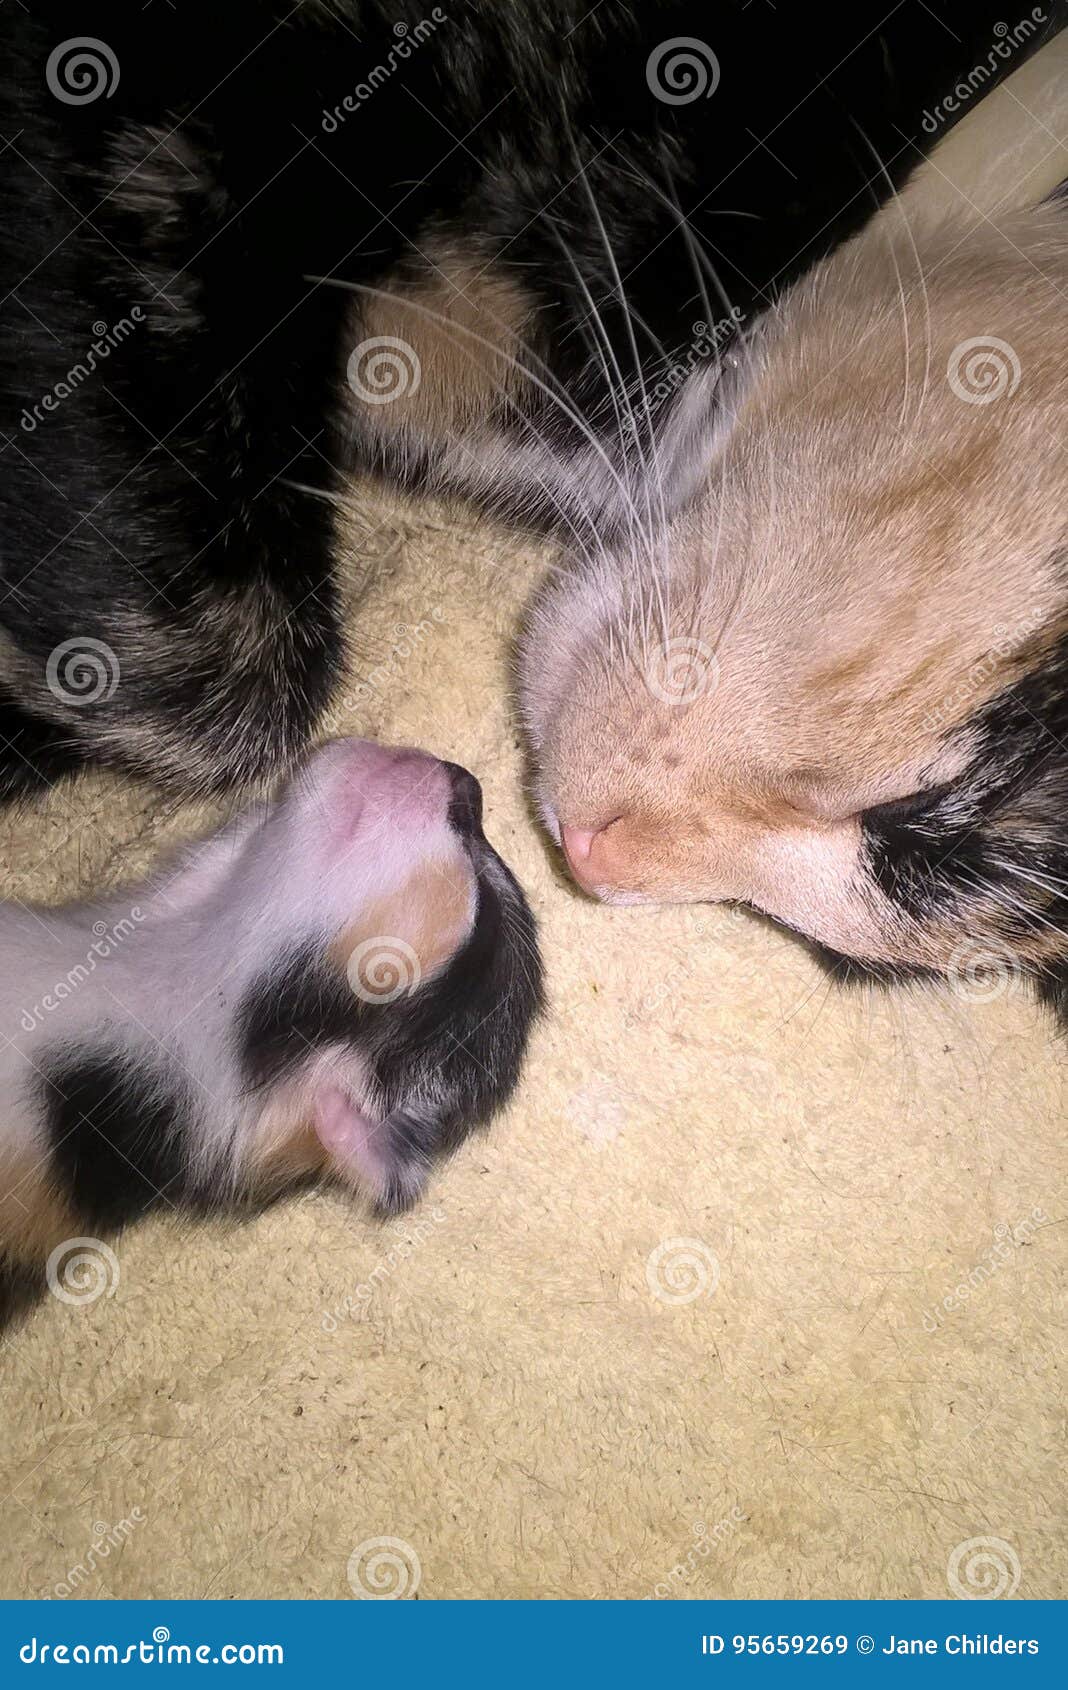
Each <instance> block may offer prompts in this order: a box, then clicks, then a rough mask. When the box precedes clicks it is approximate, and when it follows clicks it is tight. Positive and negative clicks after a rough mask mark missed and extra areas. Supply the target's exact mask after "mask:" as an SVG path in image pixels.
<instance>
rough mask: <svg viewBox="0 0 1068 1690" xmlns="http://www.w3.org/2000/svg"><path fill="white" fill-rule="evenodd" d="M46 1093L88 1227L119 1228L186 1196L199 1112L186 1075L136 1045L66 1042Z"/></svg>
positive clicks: (45, 1077)
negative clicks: (194, 1109) (136, 1049)
mask: <svg viewBox="0 0 1068 1690" xmlns="http://www.w3.org/2000/svg"><path fill="white" fill-rule="evenodd" d="M40 1093H41V1102H42V1108H43V1116H44V1121H45V1125H46V1131H47V1133H48V1138H49V1142H50V1145H51V1152H52V1164H53V1168H54V1171H55V1175H56V1177H57V1180H58V1181H59V1182H60V1187H61V1189H62V1191H63V1193H64V1195H65V1197H66V1198H67V1199H68V1200H69V1202H70V1203H71V1205H72V1206H73V1208H74V1210H75V1212H76V1213H77V1214H78V1216H79V1218H80V1220H81V1221H82V1223H83V1224H84V1225H85V1226H86V1227H87V1228H89V1229H90V1230H96V1231H102V1232H115V1231H117V1230H119V1229H120V1228H121V1227H124V1226H128V1225H130V1224H131V1223H132V1222H133V1221H137V1220H140V1219H141V1217H142V1216H143V1215H147V1214H149V1213H151V1212H152V1211H153V1210H155V1209H158V1208H160V1207H162V1206H168V1205H170V1206H177V1205H178V1204H180V1203H181V1202H182V1201H183V1199H185V1198H187V1196H188V1195H189V1193H188V1189H187V1183H186V1171H187V1168H188V1165H189V1151H190V1135H191V1129H192V1121H193V1116H192V1108H191V1104H190V1100H189V1096H188V1091H187V1088H186V1086H185V1084H184V1082H183V1081H182V1080H181V1078H180V1076H178V1075H177V1074H175V1073H174V1072H168V1071H166V1070H164V1069H163V1068H162V1067H161V1066H160V1064H159V1062H158V1061H156V1060H155V1059H153V1058H149V1057H147V1056H142V1057H141V1059H140V1061H139V1060H138V1057H137V1054H136V1052H132V1051H130V1050H129V1049H121V1050H108V1049H107V1048H106V1047H103V1046H97V1047H93V1048H91V1049H79V1048H71V1047H62V1048H60V1049H59V1050H57V1051H54V1052H53V1053H51V1054H50V1055H49V1057H48V1059H47V1060H46V1062H45V1063H44V1064H43V1070H42V1075H41V1079H40Z"/></svg>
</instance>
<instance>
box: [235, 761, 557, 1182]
mask: <svg viewBox="0 0 1068 1690" xmlns="http://www.w3.org/2000/svg"><path fill="white" fill-rule="evenodd" d="M459 777H463V778H462V779H460V778H459ZM454 790H455V797H454V807H456V808H458V810H459V812H460V815H459V821H460V825H459V827H458V829H457V831H458V832H460V833H461V835H462V836H463V837H465V838H466V840H467V844H468V849H469V851H470V853H471V857H472V862H473V864H474V867H475V869H476V872H477V875H478V905H477V909H476V913H475V920H474V925H473V927H472V931H471V933H470V936H469V937H468V939H467V941H466V942H465V944H464V945H463V946H462V947H461V949H460V950H459V951H458V952H457V953H456V955H455V956H454V957H453V958H452V960H451V961H450V962H449V963H448V965H447V966H446V967H445V968H444V969H442V970H441V972H440V973H438V974H436V975H434V976H433V977H431V978H430V979H428V980H426V981H424V982H422V983H421V984H420V985H419V986H418V987H417V988H416V989H415V990H414V991H412V992H410V993H406V994H404V995H402V996H401V997H398V998H395V999H393V1001H392V1002H383V1003H381V1004H374V1003H368V1002H366V1001H364V1000H361V999H356V998H354V996H353V992H352V990H351V988H350V987H349V985H348V984H347V982H346V981H345V979H344V978H343V977H342V976H341V975H340V974H339V972H338V969H337V965H336V963H330V962H328V961H327V960H326V959H325V958H324V957H323V955H322V950H321V947H319V946H313V945H308V946H306V947H304V948H302V949H301V950H300V951H298V952H293V951H289V952H285V953H282V954H281V955H280V956H279V957H278V958H276V959H275V961H274V962H273V963H272V964H271V966H270V967H269V968H267V969H266V970H265V971H264V973H263V975H262V976H261V977H260V979H259V980H258V981H256V982H255V984H254V985H253V986H252V987H251V988H250V990H249V991H248V993H247V994H246V996H245V999H244V1001H243V1003H242V1004H241V1005H240V1006H239V1008H238V1012H237V1018H236V1025H235V1042H236V1045H237V1049H238V1054H239V1058H240V1061H241V1065H242V1068H243V1071H244V1074H245V1076H246V1079H247V1081H248V1084H249V1086H250V1087H255V1088H259V1087H264V1086H267V1085H271V1084H274V1083H276V1082H277V1081H278V1080H280V1079H281V1078H283V1077H284V1076H285V1075H286V1074H288V1073H292V1072H293V1071H294V1070H296V1069H297V1068H298V1067H299V1066H300V1065H301V1064H302V1063H303V1062H304V1061H306V1060H307V1058H308V1056H309V1053H311V1052H313V1051H316V1050H321V1049H324V1048H327V1047H329V1046H333V1045H338V1044H348V1045H351V1046H352V1047H353V1048H354V1049H355V1050H356V1051H358V1052H359V1054H360V1055H361V1056H362V1057H363V1058H364V1060H365V1061H366V1062H367V1064H368V1066H369V1069H370V1073H371V1076H372V1079H373V1084H374V1089H375V1093H376V1110H377V1112H378V1113H380V1114H381V1115H382V1116H383V1117H384V1120H385V1124H384V1127H383V1136H382V1145H383V1147H384V1152H385V1155H384V1160H385V1161H386V1162H387V1163H388V1164H389V1167H390V1170H391V1178H390V1184H389V1188H388V1190H387V1192H386V1193H385V1195H384V1197H383V1198H382V1200H381V1203H380V1207H381V1209H382V1210H383V1211H384V1212H389V1213H392V1212H395V1211H397V1210H399V1209H402V1208H406V1207H407V1206H408V1205H409V1204H410V1203H411V1202H412V1201H413V1200H414V1198H415V1196H416V1195H417V1193H418V1189H419V1186H420V1185H421V1183H422V1180H423V1178H424V1176H425V1173H426V1171H427V1170H428V1168H429V1167H430V1165H431V1163H432V1162H433V1160H434V1159H435V1158H436V1157H437V1156H439V1155H442V1154H447V1153H448V1152H449V1151H451V1150H454V1149H455V1148H456V1146H457V1145H459V1144H460V1143H461V1142H462V1141H463V1139H464V1138H465V1137H466V1136H467V1134H468V1133H470V1132H471V1131H472V1130H473V1129H475V1128H476V1127H478V1126H481V1125H483V1124H485V1123H486V1122H487V1121H488V1120H489V1119H490V1117H491V1116H492V1115H493V1114H494V1112H495V1111H496V1110H497V1109H499V1108H500V1107H501V1105H502V1104H503V1103H505V1102H506V1101H507V1099H508V1097H509V1096H510V1095H511V1093H512V1091H513V1090H514V1088H515V1085H516V1082H517V1080H518V1078H519V1070H520V1066H521V1064H522V1060H523V1055H524V1052H525V1050H526V1045H527V1040H528V1037H529V1034H530V1028H531V1025H532V1022H533V1020H534V1018H535V1017H536V1015H537V1014H538V1013H539V1011H540V1010H541V1007H542V1004H543V1001H544V993H543V984H542V966H541V960H540V957H539V954H538V949H537V934H536V928H535V923H534V917H533V915H532V914H531V911H530V907H529V905H528V903H527V901H526V898H525V897H524V895H523V892H522V890H521V889H520V887H519V885H518V883H517V881H516V880H515V878H514V876H513V875H512V874H511V872H510V870H509V869H507V868H506V867H505V865H504V863H503V862H502V861H501V859H500V858H499V857H498V856H497V854H496V852H495V851H493V849H492V848H491V847H490V846H489V845H488V843H487V842H486V839H485V836H484V834H483V833H482V827H481V798H482V795H481V789H480V788H479V786H478V782H477V781H475V780H474V779H473V777H471V776H469V775H468V774H467V773H466V771H465V770H463V769H457V770H456V771H455V774H454ZM283 987H284V990H283Z"/></svg>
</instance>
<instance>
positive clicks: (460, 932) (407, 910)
mask: <svg viewBox="0 0 1068 1690" xmlns="http://www.w3.org/2000/svg"><path fill="white" fill-rule="evenodd" d="M471 896H472V873H471V870H470V868H469V867H468V866H467V864H466V863H463V864H461V863H458V862H456V861H443V862H438V863H428V864H425V865H423V866H422V867H420V868H419V869H418V870H417V871H416V873H414V874H413V875H411V876H410V877H409V879H408V880H406V881H405V882H404V884H403V885H402V886H401V887H399V888H398V889H397V891H396V892H393V893H391V894H390V895H389V896H388V897H384V898H379V899H378V900H377V901H376V902H375V903H373V904H371V905H369V906H368V908H367V909H366V910H364V911H363V913H362V914H361V916H360V919H359V921H356V922H353V923H352V925H351V926H349V927H346V928H345V929H344V930H343V931H342V932H341V933H340V934H339V935H338V937H337V938H336V939H335V940H334V942H333V944H332V945H331V947H330V952H329V954H330V957H331V959H332V961H334V962H335V963H336V964H337V966H338V967H339V968H340V969H341V970H342V972H344V973H346V974H347V973H348V970H349V968H350V967H351V966H352V964H353V957H354V955H355V952H356V951H357V949H358V947H359V946H360V945H363V944H367V943H368V942H369V941H370V940H373V939H384V940H389V939H399V940H401V941H402V942H403V943H404V944H405V945H409V946H410V947H411V949H412V951H413V952H414V953H415V956H416V958H417V960H418V964H419V976H420V978H426V976H428V975H430V974H433V973H435V972H436V971H437V969H439V968H441V967H442V966H443V965H444V964H445V963H447V962H448V960H449V958H450V957H451V956H452V954H453V952H454V951H455V950H456V948H457V946H458V945H459V944H460V941H461V940H462V939H463V938H464V937H465V934H466V929H467V927H468V925H469V923H470V918H471ZM369 960H373V958H369Z"/></svg>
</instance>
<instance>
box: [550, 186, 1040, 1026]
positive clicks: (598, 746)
mask: <svg viewBox="0 0 1068 1690" xmlns="http://www.w3.org/2000/svg"><path fill="white" fill-rule="evenodd" d="M973 221H974V220H973ZM1066 300H1068V204H1066V203H1065V201H1064V198H1063V191H1062V192H1061V193H1060V194H1058V195H1055V196H1054V197H1053V198H1052V199H1051V200H1049V201H1047V202H1045V203H1043V204H1041V205H1038V206H1036V207H1033V208H1031V209H1027V210H1024V211H1016V212H1011V213H1005V214H1003V215H1000V216H997V217H996V218H994V219H993V220H985V221H983V222H981V223H979V225H978V226H977V227H975V226H971V225H970V224H969V223H968V221H967V218H966V217H965V218H958V219H956V220H954V219H953V218H952V217H951V218H948V219H947V218H945V217H944V216H943V217H942V218H941V219H940V220H939V221H938V222H937V223H936V222H935V221H934V220H933V219H927V220H925V219H924V217H923V214H922V212H919V211H917V212H915V213H914V214H913V215H912V217H911V219H910V218H908V217H906V216H905V214H904V204H902V206H901V207H899V208H898V210H897V213H896V214H892V215H891V216H890V217H888V218H887V217H884V218H883V219H882V220H881V221H880V223H879V224H878V225H876V226H873V227H872V228H871V229H870V230H868V231H866V232H865V233H864V234H863V235H861V236H860V237H858V238H856V239H854V240H853V241H852V242H851V243H850V244H849V245H847V246H845V247H843V248H842V249H840V250H839V252H838V253H837V254H836V255H834V256H833V257H831V258H830V259H829V260H826V261H825V262H824V263H823V264H822V265H821V266H820V267H819V269H818V270H816V271H814V272H813V273H812V274H811V276H810V277H809V278H808V279H806V280H805V281H803V282H801V283H800V284H798V285H796V286H795V287H794V288H793V289H792V290H791V291H790V292H788V293H787V294H786V295H785V297H784V298H783V299H782V301H781V303H780V304H779V305H778V307H777V308H776V309H775V310H774V311H773V312H772V313H771V314H769V315H768V316H767V317H766V318H765V319H764V320H763V322H762V323H761V324H760V325H759V326H758V329H757V331H756V332H755V334H754V335H753V336H752V337H750V339H749V344H748V345H747V346H746V347H745V348H744V349H743V350H742V353H741V355H740V357H739V359H738V360H737V362H736V364H735V366H734V367H733V369H728V370H727V371H726V372H725V373H726V378H727V379H726V382H725V385H724V388H723V390H722V404H721V409H720V416H719V432H718V434H717V435H716V437H715V439H714V441H713V444H712V448H711V451H710V455H709V461H708V468H707V474H706V476H705V478H704V484H703V487H702V489H701V492H700V494H699V496H698V497H697V498H696V499H695V500H694V501H693V502H692V503H691V504H690V506H689V507H688V508H687V509H685V510H684V511H682V512H681V513H679V514H677V515H676V516H675V518H674V519H673V520H671V521H670V522H669V523H668V525H667V526H666V527H662V526H660V525H657V524H654V523H653V522H652V521H650V520H649V518H648V517H647V515H646V512H645V511H644V510H636V511H635V512H634V513H633V522H632V530H633V533H632V537H630V538H629V539H628V541H627V542H626V543H624V544H621V545H618V546H615V547H613V548H612V549H611V550H610V551H609V552H607V553H606V554H605V555H603V556H602V557H600V558H596V559H583V560H576V561H575V562H574V563H573V566H572V567H571V569H570V570H569V571H568V572H566V573H565V574H564V575H563V577H562V578H560V579H558V580H557V581H556V582H554V583H553V584H551V585H550V586H549V587H548V589H547V590H546V591H545V592H544V593H543V595H542V596H541V598H540V601H539V602H538V603H537V604H536V606H535V607H534V610H533V613H532V616H531V620H530V625H529V629H528V631H527V634H526V640H525V645H524V648H523V653H522V699H523V706H524V710H525V715H526V722H527V726H528V729H529V734H530V740H531V743H532V746H533V750H534V754H535V758H536V762H537V770H538V773H537V792H538V799H539V803H540V807H541V810H542V813H543V815H544V817H545V820H546V823H547V825H548V827H549V828H550V831H551V832H552V833H553V834H554V836H555V837H556V838H557V839H558V840H560V841H561V842H562V844H563V847H564V850H565V853H566V855H567V859H568V862H569V864H570V867H571V869H572V872H573V874H574V875H575V878H576V879H577V880H578V882H579V884H580V885H582V886H583V887H585V888H586V889H587V890H588V891H590V892H592V893H594V894H595V895H596V896H598V897H601V898H604V899H606V900H609V901H612V902H617V903H623V902H642V903H647V902H666V901H672V902H673V901H689V900H705V899H708V900H720V899H738V900H742V901H744V902H746V903H749V904H751V905H753V906H754V907H755V908H757V909H759V910H762V911H765V912H766V913H768V914H769V915H771V916H773V917H775V918H776V919H778V920H779V921H781V922H783V923H785V924H786V925H787V926H789V927H792V928H795V929H797V930H798V931H799V932H801V933H803V934H806V935H808V936H809V937H810V938H812V939H814V940H816V941H818V942H819V943H820V945H821V946H823V947H827V948H828V949H829V950H830V951H832V952H833V953H835V954H836V956H837V957H838V959H839V960H841V959H843V958H848V959H850V963H851V964H854V965H856V966H857V967H858V968H859V969H860V970H862V971H866V972H871V973H874V974H877V975H880V976H889V975H894V974H908V973H914V972H917V971H920V972H926V971H937V972H944V971H953V970H956V969H958V968H959V967H961V966H968V965H969V964H968V959H970V958H974V957H976V956H977V955H978V954H980V953H981V954H982V955H983V956H984V957H985V958H986V959H987V961H988V963H989V965H990V966H995V965H997V966H1002V967H1006V968H1011V969H1013V970H1019V971H1021V972H1023V973H1024V974H1026V975H1029V976H1032V977H1033V978H1034V979H1035V981H1036V982H1037V983H1038V985H1039V987H1040V989H1041V990H1042V992H1043V993H1044V995H1046V996H1047V997H1048V998H1049V999H1051V1000H1052V1001H1053V1002H1054V1003H1056V1004H1057V1005H1058V1007H1060V1008H1061V1009H1068V961H1066V958H1068V899H1066V895H1065V894H1066V889H1068V822H1066V819H1065V818H1066V806H1068V700H1066V679H1068V573H1066V542H1068V518H1066V516H1065V509H1064V506H1065V497H1064V495H1065V486H1066V479H1068V462H1066V458H1065V450H1064V415H1065V382H1066V379H1068V378H1066V371H1068V305H1066Z"/></svg>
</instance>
